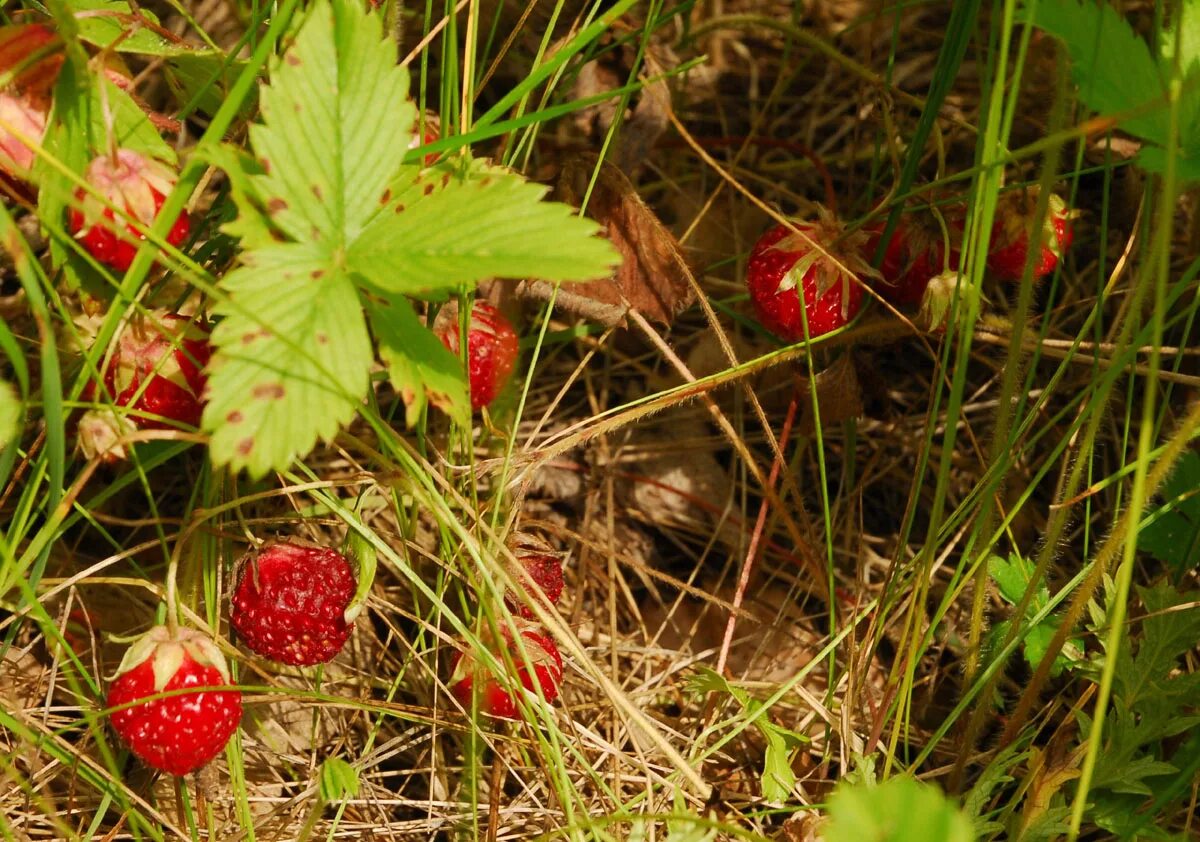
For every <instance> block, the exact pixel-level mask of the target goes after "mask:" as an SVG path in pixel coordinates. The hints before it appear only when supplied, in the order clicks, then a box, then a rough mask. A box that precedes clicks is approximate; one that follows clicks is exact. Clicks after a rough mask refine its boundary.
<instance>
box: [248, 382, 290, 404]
mask: <svg viewBox="0 0 1200 842" xmlns="http://www.w3.org/2000/svg"><path fill="white" fill-rule="evenodd" d="M250 394H251V395H253V396H254V398H255V399H256V400H270V401H277V400H280V399H281V398H282V397H283V396H284V395H285V394H287V392H286V390H284V388H283V384H282V383H259V384H258V385H257V386H255V387H254V389H253V391H251V393H250Z"/></svg>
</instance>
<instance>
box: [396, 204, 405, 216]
mask: <svg viewBox="0 0 1200 842" xmlns="http://www.w3.org/2000/svg"><path fill="white" fill-rule="evenodd" d="M396 213H404V202H397V203H396Z"/></svg>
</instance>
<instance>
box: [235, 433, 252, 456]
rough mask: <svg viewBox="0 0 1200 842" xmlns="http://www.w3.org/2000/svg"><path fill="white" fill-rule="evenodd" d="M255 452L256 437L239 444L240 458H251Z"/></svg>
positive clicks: (249, 437) (248, 437)
mask: <svg viewBox="0 0 1200 842" xmlns="http://www.w3.org/2000/svg"><path fill="white" fill-rule="evenodd" d="M252 450H254V436H247V437H246V438H244V439H242V440H241V441H239V442H238V446H237V452H238V454H239V455H240V456H249V455H250V451H252Z"/></svg>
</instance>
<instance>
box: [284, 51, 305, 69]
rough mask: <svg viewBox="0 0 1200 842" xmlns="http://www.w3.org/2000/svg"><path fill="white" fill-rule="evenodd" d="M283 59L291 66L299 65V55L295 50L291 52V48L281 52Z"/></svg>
mask: <svg viewBox="0 0 1200 842" xmlns="http://www.w3.org/2000/svg"><path fill="white" fill-rule="evenodd" d="M283 60H284V61H286V62H287V63H288V64H290V65H291V66H292V67H299V66H300V64H301V62H300V57H299V56H298V55H296V54H295V52H293V51H292V50H288V51H287V52H286V53H284V54H283Z"/></svg>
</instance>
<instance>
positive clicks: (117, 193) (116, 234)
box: [67, 149, 191, 272]
mask: <svg viewBox="0 0 1200 842" xmlns="http://www.w3.org/2000/svg"><path fill="white" fill-rule="evenodd" d="M85 178H86V180H87V182H88V184H90V185H91V186H92V188H93V189H94V190H95V191H96V192H98V193H99V194H100V195H101V196H103V197H104V198H105V200H106V202H102V201H100V199H98V198H96V197H95V196H93V195H92V194H91V193H89V192H87V191H85V190H84V189H83V188H80V189H79V190H77V191H76V193H75V198H76V200H77V206H75V207H72V208H71V209H70V211H69V212H68V213H67V227H68V228H69V229H70V231H71V233H72V234H74V235H75V237H76V238H78V239H79V241H80V242H82V243H83V245H84V247H85V248H86V249H87V250H88V252H89V253H90V254H91V255H92V257H94V258H96V260H98V261H99V262H101V263H104V264H105V265H107V266H111V267H112V268H113V269H116V270H118V271H120V272H124V271H125V270H126V269H128V268H129V265H130V264H131V263H133V258H134V256H135V255H136V254H137V250H138V245H139V244H140V241H141V240H143V239H145V238H144V237H143V236H142V235H141V234H140V233H138V231H137V229H136V228H134V226H133V225H131V224H130V223H129V222H128V221H127V220H126V219H124V218H122V219H121V220H119V221H118V220H117V219H116V215H115V214H114V212H113V207H115V208H117V209H118V210H119V211H121V213H122V214H123V216H127V217H129V218H130V219H133V220H136V221H137V222H139V223H141V224H142V225H143V226H147V227H148V226H150V225H152V224H153V223H154V219H155V217H157V216H158V212H159V210H161V209H162V205H163V202H164V201H166V198H167V194H168V193H170V192H171V191H172V190H174V189H175V184H176V183H177V182H178V180H179V179H178V176H177V175H176V174H175V173H174V172H173V171H171V169H170V168H168V167H167V166H166V165H165V164H163V163H161V162H159V161H155V160H154V159H152V158H146V157H144V156H142V155H139V154H138V153H137V152H134V151H132V150H129V149H118V150H117V151H116V153H115V154H113V155H101V156H100V157H99V158H96V159H95V160H94V161H92V163H91V164H89V165H88V168H87V173H86V174H85ZM109 205H112V206H113V207H109ZM190 229H191V220H190V219H188V215H187V213H186V212H184V213H181V214H180V215H179V218H178V219H176V220H175V223H174V225H172V226H171V230H170V231H169V232H168V233H167V242H168V243H170V244H171V245H173V246H177V245H179V244H180V243H182V242H183V241H184V240H185V239H186V238H187V235H188V231H189V230H190Z"/></svg>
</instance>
